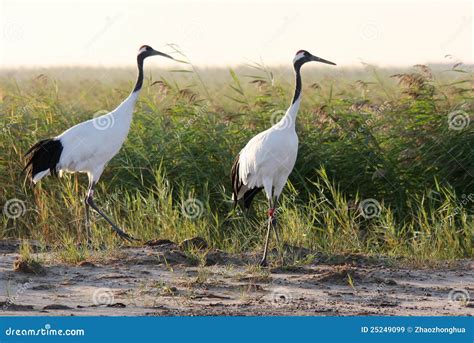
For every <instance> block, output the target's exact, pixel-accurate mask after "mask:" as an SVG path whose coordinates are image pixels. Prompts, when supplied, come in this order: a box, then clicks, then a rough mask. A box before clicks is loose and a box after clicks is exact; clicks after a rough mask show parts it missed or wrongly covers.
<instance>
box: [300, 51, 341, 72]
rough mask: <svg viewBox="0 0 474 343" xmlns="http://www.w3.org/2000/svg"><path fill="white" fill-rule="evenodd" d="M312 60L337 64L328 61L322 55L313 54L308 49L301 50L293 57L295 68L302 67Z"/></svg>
mask: <svg viewBox="0 0 474 343" xmlns="http://www.w3.org/2000/svg"><path fill="white" fill-rule="evenodd" d="M311 61H314V62H321V63H326V64H332V65H336V63H333V62H331V61H327V60H325V59H323V58H321V57H317V56H314V55H311V54H310V53H309V52H307V51H306V50H299V51H298V52H297V53H296V55H295V58H294V59H293V65H294V66H295V69H296V68H300V67H301V66H302V65H303V64H305V63H306V62H311Z"/></svg>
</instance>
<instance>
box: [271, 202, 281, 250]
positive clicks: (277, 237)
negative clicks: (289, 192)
mask: <svg viewBox="0 0 474 343" xmlns="http://www.w3.org/2000/svg"><path fill="white" fill-rule="evenodd" d="M277 207H278V198H277V197H275V198H274V200H273V209H274V212H275V211H276V208H277ZM272 227H273V232H275V239H276V242H277V246H278V247H280V237H279V235H278V228H277V216H276V213H274V214H273V217H272Z"/></svg>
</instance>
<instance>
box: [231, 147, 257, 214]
mask: <svg viewBox="0 0 474 343" xmlns="http://www.w3.org/2000/svg"><path fill="white" fill-rule="evenodd" d="M239 168H240V155H237V157H236V158H235V160H234V164H233V165H232V170H231V181H232V193H233V194H234V208H235V207H236V206H237V203H238V202H239V200H238V198H237V196H238V194H239V193H240V189H241V188H242V186H243V184H242V181H241V180H240V177H239ZM260 190H262V187H255V188H252V189H249V190H248V191H247V192H245V194H244V207H245V209H249V208H250V205H251V204H252V200H253V198H254V197H255V196H256V195H257V194H258V192H260Z"/></svg>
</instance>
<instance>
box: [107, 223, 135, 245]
mask: <svg viewBox="0 0 474 343" xmlns="http://www.w3.org/2000/svg"><path fill="white" fill-rule="evenodd" d="M112 230H114V232H115V233H116V234H117V236H119V237H120V238H122V239H123V240H124V241H127V242H129V243H132V242H137V241H138V239H136V238H134V237H132V236H130V235H129V234H128V233H126V232H124V231H122V230H120V229H119V228H118V227H113V226H112Z"/></svg>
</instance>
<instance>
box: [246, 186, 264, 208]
mask: <svg viewBox="0 0 474 343" xmlns="http://www.w3.org/2000/svg"><path fill="white" fill-rule="evenodd" d="M262 189H263V187H255V188H252V189H249V190H248V191H247V192H245V194H244V208H245V209H247V210H248V209H249V208H250V205H251V204H252V200H253V198H255V196H256V195H257V194H258V193H259V192H260V191H261V190H262Z"/></svg>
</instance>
